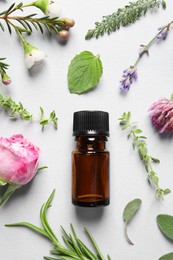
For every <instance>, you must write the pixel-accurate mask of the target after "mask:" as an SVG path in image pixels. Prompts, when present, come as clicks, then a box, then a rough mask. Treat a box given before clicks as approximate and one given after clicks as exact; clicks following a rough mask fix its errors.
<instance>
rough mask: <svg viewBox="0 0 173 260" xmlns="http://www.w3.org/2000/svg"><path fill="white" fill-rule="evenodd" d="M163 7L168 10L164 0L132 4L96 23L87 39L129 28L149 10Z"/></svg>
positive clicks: (140, 1) (142, 1) (140, 0)
mask: <svg viewBox="0 0 173 260" xmlns="http://www.w3.org/2000/svg"><path fill="white" fill-rule="evenodd" d="M160 6H162V8H163V9H165V8H166V2H165V1H164V0H138V1H136V2H130V3H129V4H128V5H126V6H125V7H123V8H119V9H118V10H117V11H116V12H114V13H113V14H111V15H106V16H103V20H102V21H101V22H96V23H95V28H94V29H90V30H88V32H87V34H86V36H85V39H86V40H89V39H91V38H93V37H96V38H98V37H100V36H103V35H104V34H105V33H107V34H110V33H112V32H115V31H116V30H118V29H120V27H121V26H127V25H129V24H132V23H134V22H136V21H137V20H138V19H139V18H140V17H141V16H142V15H145V14H146V13H147V12H148V10H150V9H153V8H159V7H160Z"/></svg>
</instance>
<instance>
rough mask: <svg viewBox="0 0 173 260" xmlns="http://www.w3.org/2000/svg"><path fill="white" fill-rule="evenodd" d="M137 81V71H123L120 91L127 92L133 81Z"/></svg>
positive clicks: (134, 69)
mask: <svg viewBox="0 0 173 260" xmlns="http://www.w3.org/2000/svg"><path fill="white" fill-rule="evenodd" d="M136 79H137V69H136V68H135V67H132V66H131V67H130V68H128V69H126V70H124V71H123V75H122V79H121V81H120V89H121V91H122V92H124V93H126V92H128V91H129V89H130V86H131V84H132V83H133V81H135V80H136Z"/></svg>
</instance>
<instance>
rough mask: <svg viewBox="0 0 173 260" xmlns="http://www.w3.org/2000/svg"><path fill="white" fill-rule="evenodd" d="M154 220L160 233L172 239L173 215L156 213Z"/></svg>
mask: <svg viewBox="0 0 173 260" xmlns="http://www.w3.org/2000/svg"><path fill="white" fill-rule="evenodd" d="M156 222H157V225H158V227H159V229H160V230H161V231H162V233H163V234H164V235H165V236H166V237H168V238H169V239H171V240H173V216H170V215H166V214H161V215H158V216H157V218H156Z"/></svg>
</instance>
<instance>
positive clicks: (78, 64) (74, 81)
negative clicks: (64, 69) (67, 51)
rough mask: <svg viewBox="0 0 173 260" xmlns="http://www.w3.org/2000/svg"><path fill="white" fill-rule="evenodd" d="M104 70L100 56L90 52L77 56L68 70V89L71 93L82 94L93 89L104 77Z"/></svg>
mask: <svg viewBox="0 0 173 260" xmlns="http://www.w3.org/2000/svg"><path fill="white" fill-rule="evenodd" d="M102 73H103V68H102V62H101V60H100V58H99V55H96V56H94V55H93V54H92V53H91V52H89V51H83V52H81V53H80V54H79V55H76V56H75V57H74V58H73V59H72V61H71V63H70V65H69V68H68V87H69V91H70V93H76V94H82V93H84V92H87V91H89V90H91V89H93V88H94V87H95V86H96V85H97V84H98V82H99V80H100V77H101V76H102Z"/></svg>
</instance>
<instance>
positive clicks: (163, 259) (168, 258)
mask: <svg viewBox="0 0 173 260" xmlns="http://www.w3.org/2000/svg"><path fill="white" fill-rule="evenodd" d="M172 259H173V253H169V254H166V255H163V256H161V257H160V258H159V260H172Z"/></svg>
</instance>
